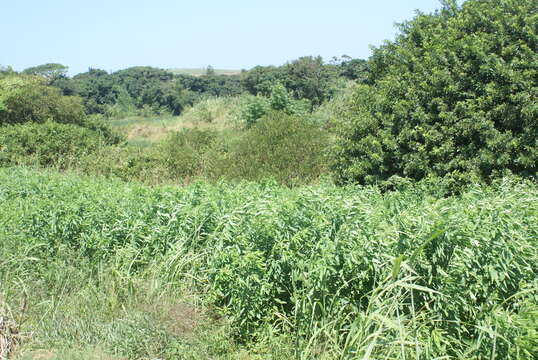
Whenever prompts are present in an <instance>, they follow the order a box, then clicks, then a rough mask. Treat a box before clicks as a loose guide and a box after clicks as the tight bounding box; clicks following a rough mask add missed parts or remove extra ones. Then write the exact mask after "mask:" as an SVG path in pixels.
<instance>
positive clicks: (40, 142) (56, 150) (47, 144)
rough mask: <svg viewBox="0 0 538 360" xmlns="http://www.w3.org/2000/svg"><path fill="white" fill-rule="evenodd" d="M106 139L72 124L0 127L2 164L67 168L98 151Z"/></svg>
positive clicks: (34, 124) (97, 133)
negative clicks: (80, 158)
mask: <svg viewBox="0 0 538 360" xmlns="http://www.w3.org/2000/svg"><path fill="white" fill-rule="evenodd" d="M105 143H106V139H105V138H104V137H103V136H102V135H101V134H100V133H99V132H98V131H95V130H91V129H87V128H83V127H80V126H77V125H73V124H58V123H54V122H46V123H44V124H36V123H26V124H18V125H8V126H3V127H0V165H13V164H33V165H43V166H51V165H57V166H61V167H64V166H66V165H68V164H69V163H72V162H73V161H76V159H77V158H78V157H80V156H82V155H84V154H87V153H90V152H92V151H95V150H97V149H98V148H99V147H100V146H102V145H103V144H105Z"/></svg>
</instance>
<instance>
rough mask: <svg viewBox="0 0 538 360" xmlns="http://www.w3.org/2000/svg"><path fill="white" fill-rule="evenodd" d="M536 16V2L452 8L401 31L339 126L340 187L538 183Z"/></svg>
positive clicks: (473, 0) (506, 0)
mask: <svg viewBox="0 0 538 360" xmlns="http://www.w3.org/2000/svg"><path fill="white" fill-rule="evenodd" d="M537 11H538V9H537V3H536V2H535V1H519V0H502V1H496V0H495V1H494V0H484V1H478V0H469V1H466V2H464V3H463V5H462V7H461V8H458V7H457V6H456V5H455V2H446V3H445V6H444V8H443V9H442V10H440V11H438V12H436V13H435V14H433V15H425V14H418V15H417V16H416V17H415V18H414V19H413V20H411V21H409V22H406V23H404V24H403V25H401V26H400V31H401V33H400V35H399V36H398V37H397V39H396V40H395V41H394V42H389V43H387V44H386V45H383V46H381V47H380V48H377V49H375V50H374V54H373V56H372V58H371V59H370V60H369V64H368V66H369V72H368V79H367V83H369V84H370V85H362V86H358V87H357V89H356V91H355V95H354V97H353V99H352V101H351V102H350V105H349V107H350V109H349V112H348V113H347V114H346V115H345V116H344V117H343V121H342V124H341V128H340V138H341V140H340V142H339V146H338V147H337V148H336V152H335V157H336V163H335V166H334V169H335V172H336V174H337V178H338V180H339V181H340V182H359V183H363V184H373V183H382V182H385V181H388V180H389V179H390V178H391V177H392V176H398V177H406V178H410V179H414V180H419V179H422V178H426V177H444V178H447V179H451V180H450V181H453V182H454V184H455V185H457V184H461V183H466V182H470V181H475V180H477V181H478V180H491V179H493V178H496V177H501V176H503V175H505V174H507V173H512V174H517V175H520V176H524V177H526V176H536V173H537V170H538V167H537V166H538V142H537V141H538V122H537V121H536V119H537V118H538V107H537V102H536V89H537V86H538V83H537V79H538V73H537V67H536V63H537V61H538V52H537V51H536V44H537V42H536V39H537V36H538V35H537V33H536V29H537V21H538V18H537V17H536V13H537Z"/></svg>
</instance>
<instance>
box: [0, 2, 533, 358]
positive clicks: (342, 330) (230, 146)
mask: <svg viewBox="0 0 538 360" xmlns="http://www.w3.org/2000/svg"><path fill="white" fill-rule="evenodd" d="M537 13H538V3H537V2H536V1H531V0H467V1H464V2H463V3H461V4H460V3H459V2H456V1H455V0H447V1H443V2H442V5H441V8H440V9H439V10H437V11H435V12H434V13H431V14H422V13H417V14H416V16H415V17H414V18H413V19H411V20H409V21H407V22H405V23H403V24H401V25H400V26H399V34H398V35H397V36H396V38H395V39H394V41H387V42H386V43H384V45H381V46H380V47H377V48H373V50H372V56H371V57H370V58H369V59H368V60H363V59H352V58H350V57H348V56H342V58H337V57H335V58H333V60H332V61H331V62H329V63H326V62H325V61H324V60H323V59H322V58H321V57H319V56H317V57H315V56H305V57H301V58H299V59H296V60H294V61H292V62H289V63H286V64H284V65H282V66H278V67H276V66H256V67H254V68H252V69H250V70H245V71H241V72H240V73H239V74H230V75H224V74H219V73H218V71H217V73H215V70H214V69H211V68H208V69H207V71H206V73H205V74H196V76H194V75H192V74H191V75H189V74H183V73H179V74H178V73H173V72H170V71H168V70H164V69H158V68H152V67H147V66H136V67H131V68H128V69H124V70H119V71H116V72H112V73H108V72H107V71H104V70H99V69H91V68H90V69H89V70H88V72H85V73H81V74H77V75H75V76H72V77H69V76H67V67H66V66H64V65H61V64H53V63H51V64H43V65H39V66H35V67H30V68H27V69H25V70H23V71H21V72H17V71H14V70H13V69H12V68H11V67H0V360H5V359H27V360H32V359H33V360H37V359H47V360H50V359H60V360H67V359H88V360H89V359H92V360H97V359H107V360H109V359H148V360H149V359H154V360H157V359H193V360H195V359H200V360H202V359H204V360H205V359H217V360H224V359H243V360H250V359H252V360H254V359H260V360H261V359H275V360H277V359H283V360H290V359H296V360H307V359H319V360H336V359H339V360H344V359H350V360H351V359H363V360H382V359H387V360H393V359H397V360H410V359H413V360H433V359H436V360H468V359H469V360H504V359H514V360H538V182H537V179H538V106H537V101H536V100H537V89H538V66H537V64H538V45H537V44H538V33H537V30H538V16H537V15H536V14H537Z"/></svg>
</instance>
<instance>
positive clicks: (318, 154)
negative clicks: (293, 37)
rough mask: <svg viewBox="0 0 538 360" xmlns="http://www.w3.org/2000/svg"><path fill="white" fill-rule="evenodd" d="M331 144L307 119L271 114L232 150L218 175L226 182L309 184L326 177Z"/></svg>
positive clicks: (218, 164) (230, 149) (273, 112)
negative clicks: (241, 180)
mask: <svg viewBox="0 0 538 360" xmlns="http://www.w3.org/2000/svg"><path fill="white" fill-rule="evenodd" d="M328 143H329V139H328V135H327V134H326V133H325V132H324V131H323V130H321V129H320V128H319V127H317V126H316V125H315V124H312V123H310V122H309V121H308V120H307V119H306V118H304V117H299V116H295V115H288V114H286V113H285V112H282V111H280V112H278V111H271V112H269V113H267V114H266V115H264V116H263V117H262V118H261V119H260V120H259V121H257V122H256V124H254V125H253V126H252V127H251V128H249V129H248V130H247V131H246V132H245V133H243V134H241V135H240V136H239V137H238V138H237V139H236V140H235V141H233V142H232V143H231V144H230V145H229V146H228V148H227V152H226V154H225V158H224V160H221V161H219V162H218V163H217V164H216V165H215V166H216V169H215V171H217V174H218V177H220V176H222V177H224V178H238V179H248V180H261V179H264V178H273V179H275V180H277V181H278V182H279V183H281V184H287V185H294V184H300V183H305V182H309V181H313V180H316V179H318V178H319V177H321V176H322V175H323V174H324V173H325V163H326V159H325V149H326V148H327V146H328Z"/></svg>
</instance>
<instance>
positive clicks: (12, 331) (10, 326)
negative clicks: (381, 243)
mask: <svg viewBox="0 0 538 360" xmlns="http://www.w3.org/2000/svg"><path fill="white" fill-rule="evenodd" d="M19 343H20V335H19V330H18V328H17V324H15V322H14V321H13V320H11V319H10V318H9V317H7V316H4V315H3V314H0V360H7V359H9V358H11V355H12V354H13V353H14V351H15V348H16V347H17V345H18V344H19Z"/></svg>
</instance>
